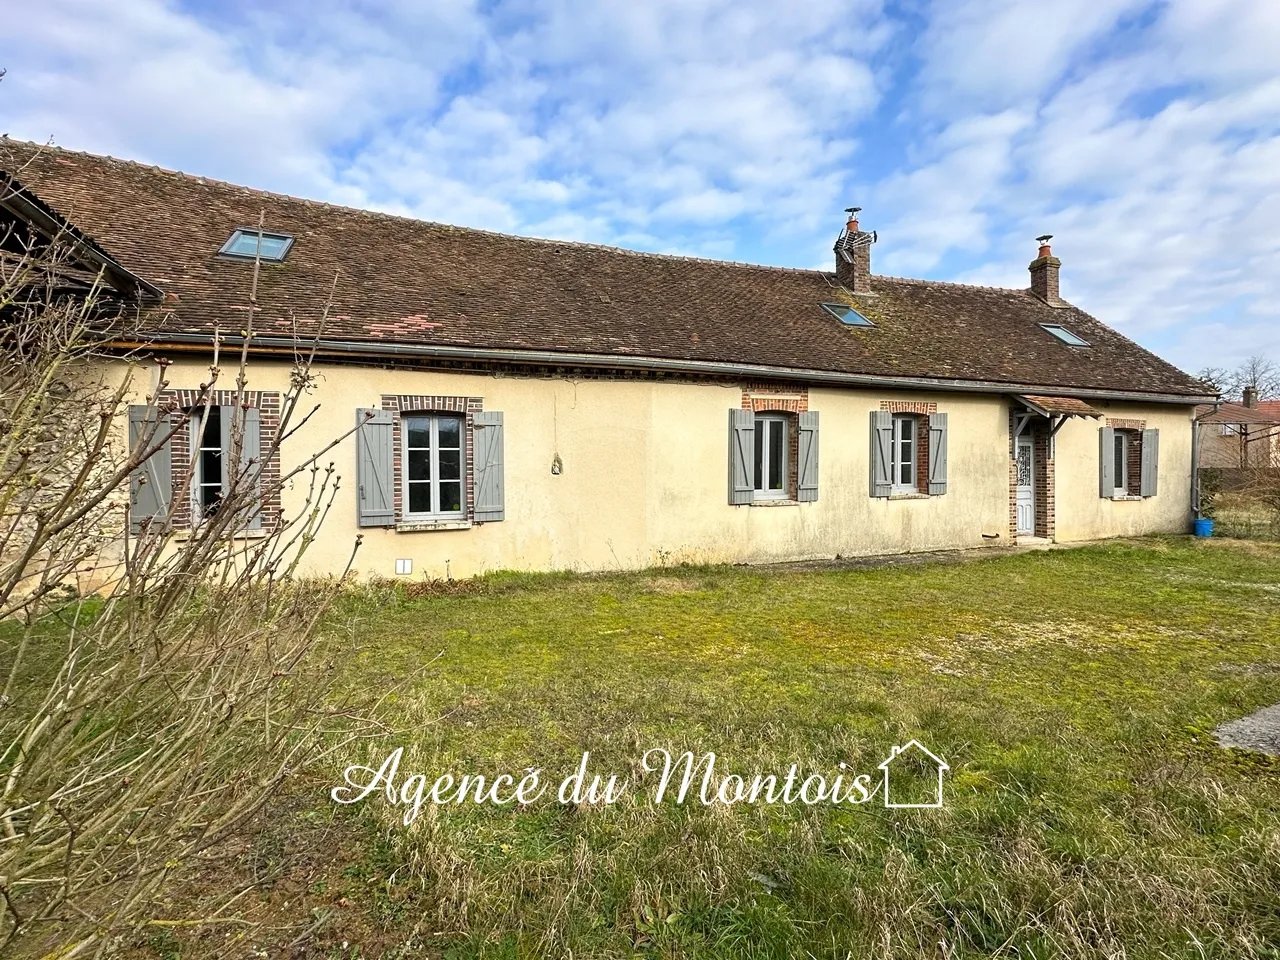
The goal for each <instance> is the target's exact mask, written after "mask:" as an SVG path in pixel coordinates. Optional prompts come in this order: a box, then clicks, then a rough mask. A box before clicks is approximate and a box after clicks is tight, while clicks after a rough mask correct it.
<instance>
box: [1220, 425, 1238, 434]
mask: <svg viewBox="0 0 1280 960" xmlns="http://www.w3.org/2000/svg"><path fill="white" fill-rule="evenodd" d="M1219 432H1220V433H1221V434H1222V435H1223V436H1224V437H1236V436H1239V435H1240V429H1239V427H1237V426H1236V424H1234V423H1224V424H1223V425H1222V429H1221V430H1220V431H1219Z"/></svg>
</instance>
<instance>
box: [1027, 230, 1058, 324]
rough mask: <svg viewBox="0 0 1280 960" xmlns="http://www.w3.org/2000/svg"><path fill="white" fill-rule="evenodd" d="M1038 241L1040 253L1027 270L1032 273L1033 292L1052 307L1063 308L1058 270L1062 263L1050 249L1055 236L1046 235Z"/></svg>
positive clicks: (1038, 238)
mask: <svg viewBox="0 0 1280 960" xmlns="http://www.w3.org/2000/svg"><path fill="white" fill-rule="evenodd" d="M1036 239H1037V240H1038V241H1039V242H1040V252H1039V254H1037V256H1036V258H1035V259H1034V260H1032V261H1031V266H1029V267H1028V268H1027V269H1028V270H1030V271H1031V292H1032V293H1034V294H1035V295H1036V296H1037V297H1039V298H1040V299H1041V300H1043V301H1044V302H1045V303H1047V304H1049V305H1050V306H1052V307H1059V306H1062V298H1061V297H1059V296H1058V268H1059V267H1061V266H1062V261H1061V260H1059V259H1058V258H1057V257H1055V256H1054V255H1053V251H1052V250H1050V249H1049V241H1050V240H1052V239H1053V235H1052V234H1049V233H1046V234H1045V235H1044V236H1043V237H1036Z"/></svg>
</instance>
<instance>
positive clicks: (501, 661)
mask: <svg viewBox="0 0 1280 960" xmlns="http://www.w3.org/2000/svg"><path fill="white" fill-rule="evenodd" d="M421 592H425V593H427V594H429V595H427V596H422V597H419V598H416V599H410V598H407V597H405V596H404V594H403V592H402V591H399V590H396V589H393V588H389V587H387V586H385V585H383V586H380V587H376V588H369V589H366V590H364V591H362V592H359V593H356V594H353V595H352V596H349V597H348V598H347V599H346V600H345V601H344V603H343V604H342V605H341V608H340V610H339V611H338V612H337V615H338V617H339V618H340V619H345V620H346V621H348V622H350V623H352V624H354V628H355V629H356V630H357V631H358V632H359V633H360V634H361V635H362V637H363V644H362V646H361V650H362V654H361V655H360V656H359V658H358V659H357V660H356V661H355V662H351V663H348V664H346V666H345V669H346V671H347V680H348V682H350V683H352V684H360V685H367V686H372V687H375V688H390V687H391V686H392V685H393V684H395V683H397V682H399V683H402V684H403V686H402V687H401V688H400V689H401V691H402V692H399V693H397V694H395V696H394V697H393V698H392V700H391V702H390V703H389V712H388V718H387V719H388V722H389V723H391V724H393V725H394V726H395V727H397V728H398V730H399V732H398V733H397V734H395V735H393V736H390V737H388V739H387V740H386V741H385V742H383V743H379V744H376V745H373V746H371V748H370V750H369V751H368V753H367V755H364V756H361V757H354V756H353V757H351V758H350V760H351V762H357V761H358V762H367V761H370V760H374V759H377V760H380V759H381V757H383V756H385V755H386V753H387V752H388V751H389V750H390V749H392V748H393V747H394V746H397V745H401V744H403V745H405V746H406V748H407V749H406V754H405V766H406V767H408V768H410V769H412V770H416V771H422V772H425V773H428V774H429V775H431V776H435V775H438V774H439V773H444V772H454V773H457V772H472V771H473V772H477V773H482V774H486V775H495V774H498V773H502V772H516V773H519V772H522V771H523V770H524V768H526V767H529V766H535V767H540V768H542V769H543V770H544V771H547V772H548V774H549V775H551V776H554V777H558V776H562V775H564V774H566V773H569V772H571V771H572V769H573V767H574V765H575V764H576V762H577V760H578V758H579V757H580V756H581V754H582V752H583V751H590V753H591V757H592V761H593V764H592V766H593V769H595V770H598V771H600V772H606V773H618V774H624V775H631V776H632V777H634V776H635V775H636V773H637V770H638V768H637V763H638V759H639V757H640V755H641V754H642V752H643V751H644V750H646V749H648V748H650V747H657V746H663V747H667V748H669V749H672V750H677V751H678V750H684V749H691V750H694V751H695V752H698V753H701V752H703V751H707V750H714V751H715V752H716V753H717V754H718V755H719V756H720V757H721V758H722V759H723V760H724V761H725V763H726V764H727V765H728V768H730V769H732V770H733V771H734V772H737V773H753V772H755V771H760V772H774V771H779V772H785V770H786V768H787V767H788V766H789V765H790V764H792V763H799V764H800V765H801V767H802V768H804V769H805V770H806V771H808V772H821V773H826V774H830V773H831V772H833V771H834V770H835V769H836V765H837V764H838V763H840V762H844V763H846V764H847V765H848V767H850V768H852V769H854V770H856V771H858V772H867V773H876V770H875V767H876V764H878V763H879V762H880V761H881V760H882V759H883V758H884V757H885V756H886V755H887V754H888V752H889V748H890V747H891V746H892V745H894V744H901V743H904V742H905V741H906V740H908V739H911V738H913V737H914V738H918V739H920V740H921V741H922V742H923V743H925V744H926V745H927V746H928V747H930V749H932V750H934V751H935V752H936V753H938V754H939V755H941V756H942V757H944V758H945V759H946V760H947V761H948V762H949V763H950V765H951V773H950V776H949V779H948V781H947V785H946V792H945V806H944V807H943V808H942V809H940V810H886V809H884V808H883V807H882V806H881V805H880V804H879V803H878V802H877V803H872V804H867V805H863V806H857V807H852V806H846V807H844V808H837V807H832V806H830V805H818V806H812V807H806V806H803V805H800V804H796V805H791V806H782V805H773V806H770V805H766V804H757V805H739V806H734V807H732V808H725V807H722V806H719V805H715V806H710V807H703V806H702V805H701V804H698V803H686V804H685V805H682V806H677V805H674V804H671V803H665V804H658V805H654V804H652V803H650V802H649V799H648V795H649V793H650V792H651V790H650V788H651V786H652V783H651V781H646V783H647V784H648V786H646V788H645V789H644V790H643V791H642V792H641V793H640V794H639V795H638V796H637V797H634V798H632V797H628V798H625V799H624V800H622V801H619V802H618V803H617V804H614V805H611V806H601V805H597V806H583V807H575V806H562V805H560V804H558V803H556V802H555V801H554V799H551V800H550V801H547V800H544V801H540V802H538V803H536V804H534V805H533V806H532V807H531V808H528V809H525V810H515V809H512V808H503V809H496V808H493V807H490V806H475V805H462V806H449V807H443V808H439V809H436V808H428V809H427V810H426V812H424V814H423V816H422V817H421V818H420V819H419V820H418V821H417V822H416V823H415V824H414V825H413V826H412V827H410V828H405V827H404V826H402V825H400V823H399V822H398V818H399V816H400V815H401V813H402V811H401V810H400V809H393V808H391V807H389V806H388V805H387V804H386V803H384V802H373V801H370V802H368V803H367V804H366V805H364V806H363V807H362V808H361V809H360V810H359V811H358V812H353V811H352V810H350V809H348V810H343V811H341V812H339V813H334V812H333V811H332V810H331V809H330V808H329V807H328V801H327V799H326V798H325V796H324V793H323V792H322V791H323V790H324V786H323V785H318V786H317V791H316V794H315V795H314V796H312V797H310V798H307V800H306V805H309V808H310V809H311V811H312V812H309V813H308V814H307V816H310V817H322V818H325V819H326V820H330V821H331V822H332V823H334V824H337V825H339V826H340V827H344V828H347V832H346V836H347V837H348V840H347V841H346V842H348V843H349V844H350V846H348V847H345V848H343V850H342V852H341V854H335V856H340V857H341V858H342V860H343V863H342V872H341V876H340V878H339V879H338V880H336V881H334V882H328V881H326V882H325V884H324V887H323V889H322V890H320V891H318V892H317V891H316V890H312V891H310V898H309V899H308V897H305V896H303V897H299V898H298V899H297V900H296V904H302V903H307V904H310V906H311V907H314V906H315V905H316V904H317V902H318V903H321V904H324V905H326V908H328V907H329V906H331V905H333V904H335V903H337V904H342V905H344V906H342V907H341V908H340V909H338V910H337V911H336V913H335V914H334V915H333V917H332V918H331V919H330V921H329V925H328V928H327V930H326V931H325V932H324V934H323V942H325V943H330V944H332V945H333V946H332V950H331V952H330V954H329V955H331V956H344V957H347V956H350V957H354V956H377V955H379V954H382V955H388V956H399V955H410V954H414V953H416V952H418V951H422V950H425V951H426V952H427V953H428V954H430V955H443V956H446V957H450V958H465V957H485V958H489V957H493V958H499V957H512V958H514V957H537V956H574V957H614V956H617V957H621V956H629V955H633V954H635V953H637V952H638V953H640V954H643V955H650V956H666V957H686V956H698V957H723V958H748V957H749V958H773V957H777V958H790V957H806V956H813V957H821V958H844V957H847V956H853V957H865V956H876V957H902V958H907V957H921V956H925V957H940V958H953V957H956V958H958V957H1020V958H1048V957H1062V956H1070V957H1153V958H1154V957H1272V958H1275V957H1280V948H1278V947H1277V944H1280V907H1278V906H1277V904H1280V765H1277V764H1276V763H1275V762H1272V761H1269V760H1266V759H1262V758H1258V757H1254V756H1252V755H1244V754H1240V753H1235V752H1229V751H1223V750H1220V749H1218V748H1217V747H1216V746H1215V745H1213V743H1212V740H1211V737H1210V736H1209V735H1208V731H1210V730H1211V729H1212V727H1213V726H1215V725H1216V724H1217V723H1219V722H1221V721H1223V720H1226V719H1229V718H1234V717H1237V716H1240V715H1242V714H1245V713H1249V712H1251V711H1253V710H1255V709H1256V708H1258V707H1261V706H1263V705H1265V704H1269V703H1272V702H1275V701H1277V700H1280V639H1278V636H1280V634H1278V632H1277V627H1280V548H1272V547H1264V546H1260V545H1251V544H1229V543H1221V542H1209V543H1198V542H1193V541H1190V540H1187V539H1177V540H1170V541H1154V542H1146V543H1142V544H1128V545H1111V546H1105V547H1096V548H1086V549H1078V550H1070V551H1051V552H1041V553H1034V554H1025V555H1020V556H1007V557H998V558H992V559H987V560H982V561H978V562H970V563H962V564H951V565H941V564H936V565H927V566H919V567H913V568H898V567H895V568H881V569H852V570H819V571H810V572H779V571H758V570H750V569H729V568H716V569H675V570H662V571H651V572H646V573H637V574H618V575H610V576H599V577H577V576H569V575H551V576H514V575H501V576H493V577H489V578H485V579H484V580H481V581H478V582H476V583H475V584H473V585H471V586H470V587H469V588H467V592H459V591H457V590H456V589H454V590H452V591H451V592H450V594H449V595H430V594H431V593H432V591H430V590H425V591H421ZM406 678H411V679H408V680H407V681H406ZM333 776H334V782H336V781H337V779H338V777H339V776H340V774H339V771H338V770H336V769H335V771H334V772H333ZM341 941H347V944H346V946H345V947H339V946H337V944H338V943H339V942H341ZM192 955H193V956H194V955H196V954H192Z"/></svg>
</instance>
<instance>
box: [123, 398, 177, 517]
mask: <svg viewBox="0 0 1280 960" xmlns="http://www.w3.org/2000/svg"><path fill="white" fill-rule="evenodd" d="M152 424H155V429H154V430H153V431H151V432H150V435H149V436H148V427H149V426H150V425H152ZM172 429H173V425H172V423H171V421H170V418H169V414H167V413H161V412H160V411H158V410H156V409H155V408H154V407H148V406H145V405H143V406H131V407H129V450H130V452H131V453H132V452H133V451H135V450H137V448H138V445H139V444H140V443H141V442H142V441H143V440H144V439H145V440H147V443H148V445H155V444H156V443H157V442H158V441H160V440H161V439H163V438H165V437H167V436H168V435H169V431H170V430H172ZM172 499H173V472H172V453H171V451H170V444H169V441H168V440H165V442H164V445H163V446H161V447H160V448H159V449H158V450H156V452H155V453H153V454H152V455H151V456H150V457H148V458H147V460H145V461H144V462H143V463H140V464H138V466H137V467H136V468H135V469H134V471H133V473H132V474H130V475H129V530H130V531H131V532H132V533H140V532H141V531H142V526H143V523H144V522H145V521H147V520H151V521H155V522H159V521H160V520H162V519H163V518H165V517H167V516H168V515H169V504H170V501H172Z"/></svg>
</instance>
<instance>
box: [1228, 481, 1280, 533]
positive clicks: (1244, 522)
mask: <svg viewBox="0 0 1280 960" xmlns="http://www.w3.org/2000/svg"><path fill="white" fill-rule="evenodd" d="M1213 515H1214V520H1215V521H1216V525H1217V529H1218V535H1219V536H1223V537H1233V538H1236V539H1241V540H1267V541H1276V540H1280V512H1278V511H1276V510H1275V509H1273V508H1271V507H1269V506H1268V505H1267V504H1266V503H1264V502H1262V501H1261V500H1259V499H1258V498H1257V497H1256V496H1250V495H1248V494H1246V493H1243V492H1240V491H1229V492H1226V493H1223V494H1221V495H1220V496H1219V498H1218V502H1217V503H1216V505H1215V508H1214V514H1213Z"/></svg>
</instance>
